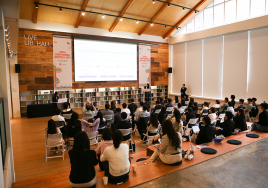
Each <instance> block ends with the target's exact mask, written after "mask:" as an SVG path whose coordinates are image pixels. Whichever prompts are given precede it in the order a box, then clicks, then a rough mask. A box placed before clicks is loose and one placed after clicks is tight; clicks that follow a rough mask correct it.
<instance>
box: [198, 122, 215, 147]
mask: <svg viewBox="0 0 268 188" xmlns="http://www.w3.org/2000/svg"><path fill="white" fill-rule="evenodd" d="M203 125H204V126H200V132H197V138H196V144H198V145H200V144H203V143H206V142H211V141H212V139H213V138H214V135H215V130H214V127H213V126H212V125H211V124H210V118H209V117H204V118H203Z"/></svg>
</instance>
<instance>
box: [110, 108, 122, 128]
mask: <svg viewBox="0 0 268 188" xmlns="http://www.w3.org/2000/svg"><path fill="white" fill-rule="evenodd" d="M115 112H116V114H115V115H114V123H113V124H112V126H111V129H112V131H113V130H114V129H115V126H116V125H117V123H119V122H120V121H121V120H122V118H121V108H116V109H115Z"/></svg>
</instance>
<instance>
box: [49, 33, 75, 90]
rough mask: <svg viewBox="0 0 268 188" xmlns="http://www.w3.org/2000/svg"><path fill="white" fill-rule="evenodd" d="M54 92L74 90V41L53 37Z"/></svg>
mask: <svg viewBox="0 0 268 188" xmlns="http://www.w3.org/2000/svg"><path fill="white" fill-rule="evenodd" d="M53 75H54V76H53V78H54V90H71V89H72V40H71V39H69V38H57V37H53Z"/></svg>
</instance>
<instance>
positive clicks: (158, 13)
mask: <svg viewBox="0 0 268 188" xmlns="http://www.w3.org/2000/svg"><path fill="white" fill-rule="evenodd" d="M171 1H172V0H167V2H168V3H170V2H171ZM167 6H168V4H167V3H164V4H163V6H162V7H161V8H160V9H159V10H158V11H157V12H156V14H155V15H154V16H153V17H152V18H151V20H150V22H153V21H155V19H156V18H157V17H158V16H159V15H160V14H161V12H163V10H165V8H167ZM149 26H150V23H149V22H148V23H147V24H146V25H145V26H144V27H143V28H142V29H141V30H140V31H139V32H138V35H141V34H142V33H143V32H144V31H145V30H146V29H147V28H148V27H149Z"/></svg>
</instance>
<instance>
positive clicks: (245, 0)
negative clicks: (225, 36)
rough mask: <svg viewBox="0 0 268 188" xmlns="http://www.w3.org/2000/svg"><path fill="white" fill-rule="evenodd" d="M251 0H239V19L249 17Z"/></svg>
mask: <svg viewBox="0 0 268 188" xmlns="http://www.w3.org/2000/svg"><path fill="white" fill-rule="evenodd" d="M249 1H250V0H237V21H242V20H246V19H248V18H249Z"/></svg>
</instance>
